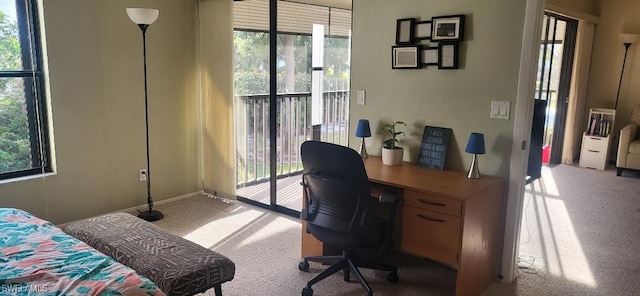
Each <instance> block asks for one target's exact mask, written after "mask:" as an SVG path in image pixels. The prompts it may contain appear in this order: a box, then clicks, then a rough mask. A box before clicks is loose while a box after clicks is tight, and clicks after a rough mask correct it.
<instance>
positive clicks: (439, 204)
mask: <svg viewBox="0 0 640 296" xmlns="http://www.w3.org/2000/svg"><path fill="white" fill-rule="evenodd" d="M404 203H405V204H406V205H409V206H413V207H417V208H421V209H426V210H432V211H436V212H440V213H445V214H449V215H454V216H458V217H460V216H462V201H459V200H455V199H451V198H447V197H442V196H437V195H431V194H428V193H423V192H417V191H411V190H406V191H405V192H404Z"/></svg>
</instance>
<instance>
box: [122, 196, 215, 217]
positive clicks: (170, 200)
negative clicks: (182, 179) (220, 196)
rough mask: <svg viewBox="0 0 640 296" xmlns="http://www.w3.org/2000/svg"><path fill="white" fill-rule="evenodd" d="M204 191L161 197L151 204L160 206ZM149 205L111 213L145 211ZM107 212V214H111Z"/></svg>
mask: <svg viewBox="0 0 640 296" xmlns="http://www.w3.org/2000/svg"><path fill="white" fill-rule="evenodd" d="M205 194H206V193H204V191H196V192H192V193H187V194H184V195H180V196H176V197H172V198H167V199H163V200H161V201H158V202H155V201H154V202H153V206H154V207H155V206H161V205H164V204H168V203H170V202H174V201H179V200H183V199H187V198H191V197H196V196H200V195H205ZM148 207H149V206H148V205H147V204H142V205H139V206H135V207H130V208H126V209H122V210H119V211H114V212H111V213H118V212H126V213H130V212H137V211H145V210H147V208H148ZM111 213H109V214H111Z"/></svg>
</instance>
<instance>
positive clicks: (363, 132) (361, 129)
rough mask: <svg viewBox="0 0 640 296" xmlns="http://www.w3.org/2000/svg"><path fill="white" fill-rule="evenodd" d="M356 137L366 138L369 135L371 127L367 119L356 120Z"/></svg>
mask: <svg viewBox="0 0 640 296" xmlns="http://www.w3.org/2000/svg"><path fill="white" fill-rule="evenodd" d="M356 137H359V138H366V137H371V128H369V120H366V119H360V120H358V126H357V127H356Z"/></svg>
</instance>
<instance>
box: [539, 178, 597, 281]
mask: <svg viewBox="0 0 640 296" xmlns="http://www.w3.org/2000/svg"><path fill="white" fill-rule="evenodd" d="M540 191H541V193H542V194H538V196H537V197H536V200H535V203H536V206H537V210H536V212H537V213H538V217H537V218H538V221H537V222H538V225H539V227H540V235H541V240H540V241H541V243H542V245H541V248H542V250H543V253H544V256H545V260H546V262H547V268H548V270H549V273H551V274H552V275H556V276H559V277H564V278H566V279H567V280H571V281H574V282H577V283H581V284H584V285H586V286H589V287H594V288H595V287H597V286H598V285H597V283H596V280H595V278H594V276H593V273H592V271H591V268H590V266H589V262H588V261H587V257H586V256H585V253H584V250H583V248H582V245H581V243H580V240H579V239H578V236H577V234H576V231H575V228H574V226H573V222H572V220H571V216H570V215H569V212H568V211H567V207H566V205H565V202H564V201H563V200H562V199H560V198H559V196H560V194H559V192H558V188H557V186H556V184H555V180H554V179H553V178H552V177H549V178H545V182H544V183H542V184H541V188H540ZM551 221H553V223H551Z"/></svg>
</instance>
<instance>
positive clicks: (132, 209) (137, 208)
mask: <svg viewBox="0 0 640 296" xmlns="http://www.w3.org/2000/svg"><path fill="white" fill-rule="evenodd" d="M202 195H209V194H207V193H205V192H204V191H196V192H193V193H187V194H184V195H180V196H176V197H172V198H167V199H163V200H161V201H158V202H154V203H153V205H154V207H155V206H160V205H164V204H168V203H170V202H174V201H179V200H183V199H187V198H191V197H196V196H202ZM148 207H149V206H148V205H147V204H142V205H138V206H135V207H130V208H126V209H122V210H117V211H113V212H109V213H105V214H112V213H121V212H125V213H133V212H138V211H145V210H147V208H148ZM73 222H74V221H71V222H67V223H62V224H57V225H56V226H57V227H59V228H62V229H64V228H65V227H66V226H67V225H68V224H70V223H73Z"/></svg>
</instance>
